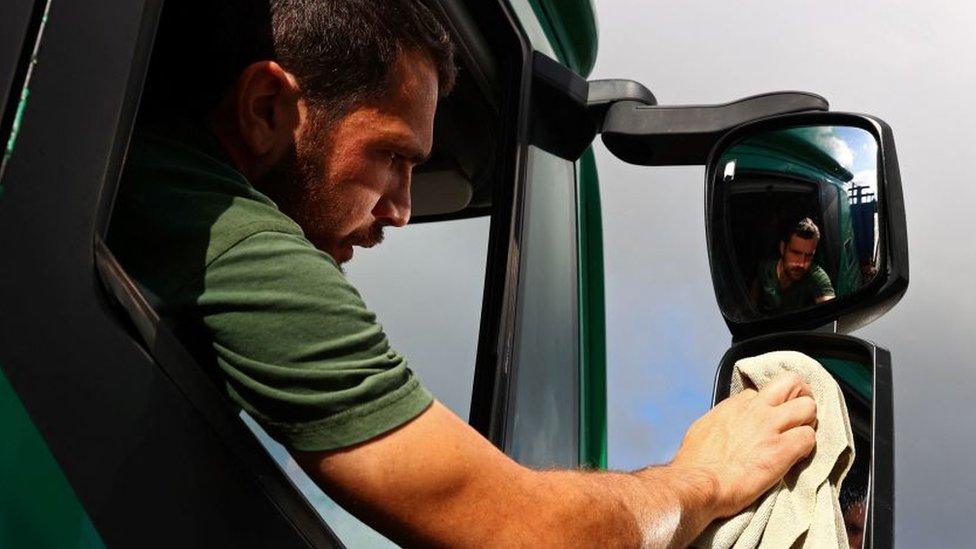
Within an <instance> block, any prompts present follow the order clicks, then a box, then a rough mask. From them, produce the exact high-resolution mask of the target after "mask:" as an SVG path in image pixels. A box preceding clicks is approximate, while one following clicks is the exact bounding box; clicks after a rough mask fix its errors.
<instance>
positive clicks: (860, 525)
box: [814, 356, 874, 549]
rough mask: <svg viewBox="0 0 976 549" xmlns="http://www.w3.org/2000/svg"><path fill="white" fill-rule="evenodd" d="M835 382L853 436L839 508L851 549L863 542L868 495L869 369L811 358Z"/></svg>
mask: <svg viewBox="0 0 976 549" xmlns="http://www.w3.org/2000/svg"><path fill="white" fill-rule="evenodd" d="M814 358H815V359H817V361H819V362H820V364H822V365H823V367H824V368H826V369H827V371H828V372H830V374H831V375H832V376H833V377H834V379H836V380H837V383H838V385H840V388H841V392H842V393H843V394H844V402H845V403H846V404H847V412H848V416H849V417H850V420H851V431H853V434H854V463H853V464H851V468H850V470H848V472H847V476H846V477H845V478H844V482H843V484H842V485H841V487H840V509H841V513H842V514H843V516H844V526H845V527H846V529H847V540H848V543H849V545H850V547H851V548H852V549H854V548H857V549H860V548H861V547H863V546H864V545H863V543H864V531H865V520H866V518H867V509H868V504H869V502H868V494H870V491H869V487H870V483H869V480H870V473H871V439H872V436H871V435H872V424H871V416H872V413H871V411H872V409H873V408H872V400H871V399H872V387H873V385H874V383H873V382H874V380H873V376H872V367H871V365H870V364H864V363H862V362H861V361H859V360H850V359H842V358H832V357H824V356H814Z"/></svg>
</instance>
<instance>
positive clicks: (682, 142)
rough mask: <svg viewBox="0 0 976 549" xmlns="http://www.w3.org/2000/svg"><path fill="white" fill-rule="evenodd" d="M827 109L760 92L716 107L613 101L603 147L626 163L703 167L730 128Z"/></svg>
mask: <svg viewBox="0 0 976 549" xmlns="http://www.w3.org/2000/svg"><path fill="white" fill-rule="evenodd" d="M827 110H829V104H828V103H827V100H826V99H824V98H823V97H821V96H819V95H816V94H813V93H808V92H773V93H766V94H762V95H755V96H752V97H747V98H744V99H739V100H738V101H733V102H731V103H725V104H721V105H678V106H669V105H663V106H658V105H647V104H644V103H642V102H639V101H617V102H614V103H612V104H610V105H609V106H608V107H607V111H606V117H605V118H604V120H603V124H602V133H603V142H604V144H606V146H607V149H609V150H610V152H612V153H613V154H614V156H616V157H617V158H620V159H621V160H623V161H624V162H628V163H630V164H639V165H643V166H694V165H703V164H705V163H706V162H707V160H708V154H709V152H711V149H712V146H714V145H715V143H716V142H717V141H718V140H719V138H721V137H722V135H724V134H725V133H726V132H728V131H729V130H731V129H732V128H735V127H736V126H739V125H741V124H745V123H747V122H752V121H755V120H758V119H761V118H766V117H769V116H776V115H782V114H790V113H798V112H808V111H827Z"/></svg>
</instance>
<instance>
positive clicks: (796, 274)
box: [786, 267, 808, 282]
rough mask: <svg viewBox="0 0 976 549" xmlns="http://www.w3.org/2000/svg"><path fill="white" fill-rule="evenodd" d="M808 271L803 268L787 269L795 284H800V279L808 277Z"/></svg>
mask: <svg viewBox="0 0 976 549" xmlns="http://www.w3.org/2000/svg"><path fill="white" fill-rule="evenodd" d="M807 271H808V269H804V268H803V267H793V268H790V269H787V271H786V272H787V273H788V274H789V275H790V278H791V279H792V280H793V281H794V282H798V281H799V280H800V279H802V278H803V277H804V276H806V275H807Z"/></svg>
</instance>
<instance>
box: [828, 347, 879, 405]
mask: <svg viewBox="0 0 976 549" xmlns="http://www.w3.org/2000/svg"><path fill="white" fill-rule="evenodd" d="M817 360H818V361H819V362H820V364H822V365H823V367H824V368H826V369H827V371H828V372H830V373H831V374H832V375H834V376H835V377H838V378H840V379H841V380H842V381H843V382H844V383H846V384H847V385H848V386H849V387H850V388H852V389H854V390H855V391H857V392H858V393H859V394H860V395H861V396H862V397H864V398H865V399H866V400H868V401H870V400H871V397H872V394H873V392H874V391H873V390H872V387H873V386H874V380H873V379H871V367H870V366H869V365H867V364H863V363H861V362H858V361H855V360H846V359H842V358H824V357H817Z"/></svg>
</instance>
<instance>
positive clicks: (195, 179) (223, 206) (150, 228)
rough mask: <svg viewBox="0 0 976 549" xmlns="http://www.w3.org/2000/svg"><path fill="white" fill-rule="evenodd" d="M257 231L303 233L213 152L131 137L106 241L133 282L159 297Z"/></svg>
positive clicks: (163, 139) (165, 139) (146, 136)
mask: <svg viewBox="0 0 976 549" xmlns="http://www.w3.org/2000/svg"><path fill="white" fill-rule="evenodd" d="M258 233H272V234H274V233H277V234H281V235H283V236H289V237H292V238H294V237H298V238H302V237H303V233H302V230H301V228H300V227H299V226H298V224H296V223H295V222H294V221H292V220H291V219H290V218H288V217H287V216H285V215H284V214H283V213H281V212H280V211H279V210H278V208H277V207H276V206H275V204H274V203H273V202H272V201H271V200H270V199H268V198H267V197H266V196H264V195H263V194H261V193H260V192H258V191H257V190H256V189H254V187H253V186H251V184H250V183H249V182H248V181H247V179H246V178H245V177H244V176H243V175H242V174H241V173H240V172H238V171H237V170H235V169H234V168H233V167H231V166H230V165H229V164H227V163H226V162H225V161H223V160H222V159H221V158H219V157H218V156H214V155H213V154H208V152H207V151H205V150H201V149H199V148H197V147H194V146H191V145H187V144H185V143H183V142H180V141H178V140H176V139H172V138H168V137H163V136H158V135H153V134H140V135H138V136H137V137H136V138H135V139H134V141H133V145H132V147H130V154H129V159H128V161H127V163H126V166H125V169H124V171H123V176H122V181H121V184H120V190H119V194H118V198H117V200H116V204H115V208H114V212H113V217H112V226H111V229H110V233H109V246H110V248H111V249H112V250H113V252H114V253H115V254H116V255H117V256H118V257H119V259H120V261H121V262H122V264H123V265H124V266H125V267H126V269H127V270H129V272H130V274H132V275H133V276H134V277H135V278H136V280H138V281H139V282H141V283H143V284H144V285H146V286H148V287H149V288H150V289H152V290H153V291H154V292H156V293H157V294H159V295H160V296H165V295H166V294H168V293H172V292H174V291H176V290H177V289H178V288H180V287H181V286H183V285H185V284H187V283H189V282H190V281H191V280H193V279H196V278H199V277H201V276H202V275H203V272H204V271H205V269H206V267H207V266H208V265H209V264H210V263H212V262H213V261H214V260H215V259H216V258H217V257H219V256H221V255H222V254H224V253H225V252H226V251H227V250H229V249H230V248H231V247H233V246H235V245H237V244H238V243H239V242H241V241H243V240H245V239H247V238H248V237H250V236H252V235H255V234H258Z"/></svg>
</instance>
